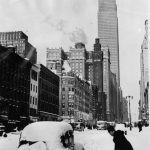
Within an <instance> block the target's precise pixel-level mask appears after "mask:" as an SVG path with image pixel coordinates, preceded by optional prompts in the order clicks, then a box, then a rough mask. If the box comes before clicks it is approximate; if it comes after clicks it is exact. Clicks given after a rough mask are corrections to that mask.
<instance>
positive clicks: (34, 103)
mask: <svg viewBox="0 0 150 150" xmlns="http://www.w3.org/2000/svg"><path fill="white" fill-rule="evenodd" d="M30 104H33V105H38V100H37V98H35V97H32V96H30Z"/></svg>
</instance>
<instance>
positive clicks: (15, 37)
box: [0, 31, 37, 64]
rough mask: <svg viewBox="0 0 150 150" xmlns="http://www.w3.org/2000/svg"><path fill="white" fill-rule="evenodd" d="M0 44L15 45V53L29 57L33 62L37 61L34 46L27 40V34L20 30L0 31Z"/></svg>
mask: <svg viewBox="0 0 150 150" xmlns="http://www.w3.org/2000/svg"><path fill="white" fill-rule="evenodd" d="M0 44H1V45H2V46H6V47H9V46H14V47H16V53H17V54H18V55H20V56H21V57H23V58H27V59H29V60H30V61H31V62H32V63H33V64H35V63H36V62H37V52H36V48H35V47H33V46H32V45H31V44H30V43H29V42H28V36H27V35H26V34H25V33H23V32H22V31H16V32H0Z"/></svg>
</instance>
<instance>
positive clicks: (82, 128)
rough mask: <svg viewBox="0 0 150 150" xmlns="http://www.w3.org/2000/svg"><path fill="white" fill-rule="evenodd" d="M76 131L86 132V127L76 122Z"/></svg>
mask: <svg viewBox="0 0 150 150" xmlns="http://www.w3.org/2000/svg"><path fill="white" fill-rule="evenodd" d="M73 124H74V130H76V131H84V128H85V125H84V123H83V122H74V123H73Z"/></svg>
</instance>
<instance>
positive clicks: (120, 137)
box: [107, 125, 133, 150]
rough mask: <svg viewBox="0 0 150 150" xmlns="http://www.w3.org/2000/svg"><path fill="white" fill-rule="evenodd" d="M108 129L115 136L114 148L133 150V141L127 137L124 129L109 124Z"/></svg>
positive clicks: (116, 149) (117, 149)
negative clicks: (116, 128)
mask: <svg viewBox="0 0 150 150" xmlns="http://www.w3.org/2000/svg"><path fill="white" fill-rule="evenodd" d="M107 131H108V132H109V134H110V135H111V136H113V142H114V143H115V149H114V150H133V147H132V145H131V143H130V142H129V141H128V140H127V139H126V137H125V135H124V131H121V130H117V131H116V130H115V128H114V126H111V125H110V126H108V128H107Z"/></svg>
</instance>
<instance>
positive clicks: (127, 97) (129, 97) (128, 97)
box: [126, 95, 133, 131]
mask: <svg viewBox="0 0 150 150" xmlns="http://www.w3.org/2000/svg"><path fill="white" fill-rule="evenodd" d="M126 99H128V100H129V119H130V131H131V130H132V124H131V107H130V99H133V96H130V95H129V96H126Z"/></svg>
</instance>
